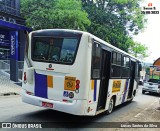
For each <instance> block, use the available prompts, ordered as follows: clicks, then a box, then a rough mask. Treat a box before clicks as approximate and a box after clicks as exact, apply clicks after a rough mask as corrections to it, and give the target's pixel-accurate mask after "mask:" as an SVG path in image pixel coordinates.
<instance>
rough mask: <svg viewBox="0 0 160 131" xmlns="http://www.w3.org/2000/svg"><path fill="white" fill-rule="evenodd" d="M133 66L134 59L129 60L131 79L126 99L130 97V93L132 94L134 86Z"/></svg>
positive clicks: (134, 64)
mask: <svg viewBox="0 0 160 131" xmlns="http://www.w3.org/2000/svg"><path fill="white" fill-rule="evenodd" d="M135 66H136V63H135V62H134V61H131V79H130V85H129V92H128V97H127V98H128V99H130V98H132V94H133V87H134V80H135Z"/></svg>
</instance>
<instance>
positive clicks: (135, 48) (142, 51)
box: [129, 42, 148, 60]
mask: <svg viewBox="0 0 160 131" xmlns="http://www.w3.org/2000/svg"><path fill="white" fill-rule="evenodd" d="M147 50H148V47H146V46H145V45H143V44H140V43H137V42H134V43H132V45H131V50H130V52H129V53H131V54H132V55H133V56H135V57H138V58H139V59H142V60H143V58H145V57H148V54H147Z"/></svg>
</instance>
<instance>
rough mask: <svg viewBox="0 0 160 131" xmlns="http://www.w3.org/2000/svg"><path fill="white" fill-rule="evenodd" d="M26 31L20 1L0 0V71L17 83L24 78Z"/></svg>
mask: <svg viewBox="0 0 160 131" xmlns="http://www.w3.org/2000/svg"><path fill="white" fill-rule="evenodd" d="M26 30H27V31H31V29H29V28H27V27H26V26H25V19H24V18H22V17H21V15H20V0H0V70H1V71H4V72H6V73H9V74H10V79H11V80H13V81H15V82H19V79H21V76H22V69H23V60H24V48H25V31H26Z"/></svg>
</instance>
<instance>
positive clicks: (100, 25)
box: [82, 0, 147, 57]
mask: <svg viewBox="0 0 160 131" xmlns="http://www.w3.org/2000/svg"><path fill="white" fill-rule="evenodd" d="M140 2H141V0H82V3H83V8H84V9H85V10H86V12H87V13H88V14H89V19H90V20H91V21H92V23H91V25H90V26H89V27H86V28H87V30H88V31H89V32H90V33H92V34H94V35H96V36H98V37H100V38H101V39H103V40H105V41H107V42H109V43H110V44H112V45H114V46H116V47H118V48H120V49H122V50H124V51H126V52H129V51H131V53H132V54H134V55H135V54H136V56H139V54H141V53H142V56H143V57H146V56H147V55H146V51H147V48H146V47H145V46H144V45H140V44H139V45H138V47H137V44H136V43H135V42H134V41H133V39H132V36H133V35H135V34H138V33H139V32H140V31H141V30H142V29H144V25H145V21H146V20H145V18H144V15H142V14H141V13H140V10H141V9H140V5H139V3H140ZM134 44H136V47H137V48H136V49H137V50H138V51H137V50H135V48H134ZM135 51H136V52H135Z"/></svg>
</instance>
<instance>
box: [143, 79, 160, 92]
mask: <svg viewBox="0 0 160 131" xmlns="http://www.w3.org/2000/svg"><path fill="white" fill-rule="evenodd" d="M145 92H149V93H158V94H160V80H159V79H149V80H148V82H144V84H143V87H142V94H144V93H145Z"/></svg>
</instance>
